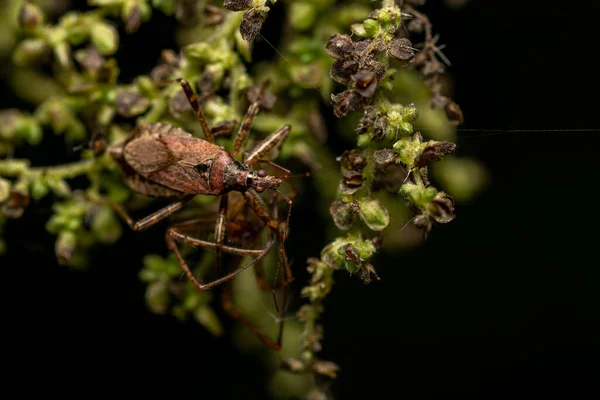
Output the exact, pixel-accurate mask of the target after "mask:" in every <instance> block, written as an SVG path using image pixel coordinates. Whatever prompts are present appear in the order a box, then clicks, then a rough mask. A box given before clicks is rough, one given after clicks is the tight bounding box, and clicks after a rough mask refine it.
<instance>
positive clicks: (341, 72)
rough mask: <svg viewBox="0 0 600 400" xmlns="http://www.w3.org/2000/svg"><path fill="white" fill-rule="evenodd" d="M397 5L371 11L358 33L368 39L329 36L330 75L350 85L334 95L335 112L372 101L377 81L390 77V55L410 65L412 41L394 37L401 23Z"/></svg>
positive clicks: (405, 64)
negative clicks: (388, 71)
mask: <svg viewBox="0 0 600 400" xmlns="http://www.w3.org/2000/svg"><path fill="white" fill-rule="evenodd" d="M399 21H400V14H399V9H398V8H385V9H381V10H377V11H375V12H373V13H371V14H370V15H369V18H368V19H366V20H365V21H364V22H363V24H362V26H361V29H355V33H356V34H358V35H359V36H364V37H366V39H364V40H359V41H356V42H355V41H353V40H352V38H350V36H348V35H345V34H335V35H333V36H331V37H330V38H329V39H328V40H327V44H326V46H325V49H326V51H327V53H328V54H329V55H330V56H331V57H332V58H334V59H335V61H334V63H333V65H332V66H331V71H330V75H331V78H332V79H333V80H335V81H336V82H339V83H341V84H344V85H347V86H348V89H346V90H345V91H343V92H341V93H339V94H337V95H334V96H332V101H333V105H334V113H335V115H336V116H337V117H343V116H345V115H346V114H347V113H348V112H349V111H353V110H356V109H359V108H363V107H365V106H367V105H369V104H370V103H371V102H372V99H373V97H374V96H375V93H376V91H377V88H378V85H379V84H380V83H381V82H382V81H383V80H384V79H385V78H386V77H387V74H386V73H387V70H388V58H389V56H391V57H392V58H393V59H395V60H398V61H399V62H400V65H401V66H408V65H409V64H410V63H411V60H412V59H413V57H414V52H413V50H412V44H411V42H410V40H408V39H406V38H395V37H394V34H395V32H396V29H397V27H398V26H399V24H400V22H399Z"/></svg>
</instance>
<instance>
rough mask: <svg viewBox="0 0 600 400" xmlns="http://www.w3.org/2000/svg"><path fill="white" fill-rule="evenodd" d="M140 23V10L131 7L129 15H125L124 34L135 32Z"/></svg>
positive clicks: (136, 7)
mask: <svg viewBox="0 0 600 400" xmlns="http://www.w3.org/2000/svg"><path fill="white" fill-rule="evenodd" d="M141 23H142V10H141V9H140V7H138V6H133V8H132V9H131V10H130V11H129V15H127V20H126V21H125V32H127V33H133V32H136V31H137V30H138V28H139V27H140V25H141Z"/></svg>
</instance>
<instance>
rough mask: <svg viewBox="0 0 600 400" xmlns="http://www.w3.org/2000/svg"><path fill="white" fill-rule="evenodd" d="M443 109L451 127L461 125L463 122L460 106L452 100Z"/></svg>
mask: <svg viewBox="0 0 600 400" xmlns="http://www.w3.org/2000/svg"><path fill="white" fill-rule="evenodd" d="M444 109H445V110H446V116H447V117H448V120H450V123H451V124H452V125H461V124H462V123H463V122H464V121H465V119H464V117H463V113H462V110H461V109H460V106H459V105H458V104H456V103H455V102H453V101H452V100H450V101H448V104H446V107H445V108H444Z"/></svg>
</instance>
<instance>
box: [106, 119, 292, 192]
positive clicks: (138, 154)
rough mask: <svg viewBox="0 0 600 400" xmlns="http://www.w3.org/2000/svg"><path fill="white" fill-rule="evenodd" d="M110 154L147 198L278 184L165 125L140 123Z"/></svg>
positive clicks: (220, 149) (216, 148) (132, 185)
mask: <svg viewBox="0 0 600 400" xmlns="http://www.w3.org/2000/svg"><path fill="white" fill-rule="evenodd" d="M109 152H110V154H111V156H112V157H113V158H114V159H115V160H116V161H117V162H118V163H119V165H120V166H121V169H122V170H123V173H124V175H125V177H126V183H127V185H128V186H129V187H130V188H131V189H132V190H134V191H136V192H138V193H142V194H144V195H147V196H152V197H171V196H181V195H185V194H191V195H193V194H204V195H210V196H218V195H221V194H225V193H228V192H230V191H239V192H244V191H246V190H248V188H251V187H252V188H254V189H256V190H257V191H263V190H264V189H265V188H270V187H277V186H279V185H280V184H281V181H282V180H281V179H280V178H277V177H273V176H261V175H262V174H254V173H253V172H251V171H250V170H249V168H248V167H247V166H246V165H245V164H243V163H241V162H239V161H237V160H236V159H235V158H233V156H232V155H231V154H230V153H229V152H228V151H227V150H225V149H224V148H223V147H220V146H217V145H215V144H213V143H209V142H207V141H206V140H203V139H198V138H195V137H193V136H192V135H191V134H190V133H188V132H186V131H184V130H182V129H180V128H177V127H174V126H171V125H166V124H160V123H157V124H146V125H142V126H140V127H139V128H137V129H135V130H134V131H133V132H132V133H131V135H130V136H129V137H128V138H127V140H125V142H124V143H121V144H118V145H115V146H111V147H110V148H109Z"/></svg>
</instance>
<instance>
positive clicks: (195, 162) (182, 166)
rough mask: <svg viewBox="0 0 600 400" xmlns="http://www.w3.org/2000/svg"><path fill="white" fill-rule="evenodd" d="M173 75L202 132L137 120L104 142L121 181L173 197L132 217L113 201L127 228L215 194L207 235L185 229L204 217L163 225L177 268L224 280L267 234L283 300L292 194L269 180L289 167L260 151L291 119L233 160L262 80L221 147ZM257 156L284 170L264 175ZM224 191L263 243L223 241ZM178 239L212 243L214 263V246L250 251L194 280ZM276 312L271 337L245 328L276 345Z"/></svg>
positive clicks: (281, 136)
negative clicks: (280, 202) (270, 194)
mask: <svg viewBox="0 0 600 400" xmlns="http://www.w3.org/2000/svg"><path fill="white" fill-rule="evenodd" d="M179 83H180V84H181V86H182V88H183V90H184V92H185V94H186V96H187V98H188V101H189V103H190V105H191V106H192V109H193V110H194V113H195V114H196V117H197V119H198V121H199V122H200V125H201V127H202V131H203V133H204V136H205V140H203V139H199V138H195V137H193V136H192V135H191V134H190V133H188V132H185V131H184V130H182V129H180V128H177V127H174V126H172V125H167V124H161V123H156V124H146V125H142V126H140V127H138V128H136V129H134V130H133V131H132V132H131V134H130V135H129V136H128V137H127V138H126V139H125V141H124V142H122V143H119V144H116V145H112V146H110V147H109V148H108V152H109V154H110V155H111V156H112V157H113V158H114V159H115V160H116V161H117V163H118V164H119V166H120V167H121V170H122V172H123V175H124V179H125V182H126V184H127V185H128V186H129V187H130V188H131V189H132V190H133V191H135V192H138V193H140V194H143V195H146V196H149V197H163V198H166V197H176V198H177V200H176V201H174V202H173V203H171V204H170V205H168V206H166V207H164V208H162V209H160V210H158V211H156V212H154V213H152V214H150V215H148V216H147V217H145V218H142V219H140V220H138V221H134V220H133V219H132V218H131V217H130V216H129V215H128V214H127V212H126V211H125V210H124V209H123V208H122V207H121V206H120V205H119V204H117V203H113V206H114V207H115V209H116V210H117V212H118V213H119V214H120V215H121V216H122V217H123V219H124V220H125V221H126V222H127V224H128V225H129V226H130V227H131V228H132V229H133V230H135V231H141V230H144V229H147V228H149V227H151V226H152V225H154V224H156V223H157V222H159V221H161V220H163V219H165V218H167V217H168V216H170V215H172V214H173V213H175V212H177V211H179V210H181V209H182V208H183V206H184V205H185V204H186V203H187V202H188V201H190V200H191V199H192V198H193V197H194V196H195V195H198V194H203V195H210V196H221V199H220V202H219V211H218V214H217V219H216V224H215V228H214V234H215V241H214V242H211V241H206V240H200V239H197V238H194V237H192V236H191V235H190V234H189V232H190V231H191V230H193V228H194V226H196V227H197V226H199V225H200V224H203V223H205V222H201V221H188V222H185V223H181V224H178V225H174V226H171V227H170V228H168V230H167V233H166V241H167V246H168V248H169V249H170V250H171V251H172V252H173V253H175V255H176V257H177V259H178V261H179V264H180V265H181V267H182V269H183V271H184V272H185V274H186V275H187V277H188V278H189V279H190V280H191V281H192V283H193V284H194V286H196V288H198V289H199V290H206V289H209V288H211V287H213V286H215V285H218V284H220V283H223V282H227V281H229V280H231V279H232V278H233V277H235V276H236V275H237V274H238V273H240V272H241V271H243V270H245V269H246V268H248V267H250V266H251V265H253V264H255V263H256V262H257V261H260V260H261V259H262V258H264V257H265V255H266V254H267V253H268V252H269V250H270V249H271V247H272V246H273V244H274V240H275V239H277V240H278V241H279V264H280V268H281V276H282V279H281V289H282V302H283V304H285V286H286V285H288V284H289V283H290V282H291V281H292V280H293V277H292V273H291V270H290V267H289V263H288V261H287V256H286V253H285V249H284V247H283V246H284V242H285V238H286V233H287V228H288V226H289V217H290V213H291V209H292V200H291V199H290V198H289V197H287V196H286V195H284V194H283V193H281V192H280V191H279V190H278V189H277V188H278V187H279V186H280V185H281V184H282V183H283V182H284V181H285V180H286V179H287V178H288V177H289V176H290V171H288V170H287V169H285V168H283V167H281V166H278V165H277V164H275V163H272V162H270V161H266V160H264V159H263V158H264V157H266V156H267V155H268V154H269V152H270V151H271V150H272V149H273V148H274V147H275V146H276V145H279V144H281V143H282V142H283V141H284V140H285V139H286V137H287V136H288V135H289V133H290V129H291V127H290V125H284V126H283V127H281V128H280V129H278V130H277V131H275V132H273V133H272V134H271V135H269V136H268V137H266V138H265V139H264V140H263V141H261V142H259V143H258V144H257V145H256V146H255V147H254V148H253V149H252V150H250V151H249V152H247V153H246V154H245V157H244V159H243V161H239V160H238V159H237V158H238V157H239V156H240V155H241V153H242V148H243V145H244V142H245V141H246V138H247V137H248V135H249V133H250V128H251V126H252V122H253V120H254V118H255V116H256V115H257V113H258V111H259V108H260V102H261V99H262V96H263V94H264V92H265V90H266V84H263V85H262V86H261V88H260V91H259V93H258V95H257V96H256V98H255V99H254V101H253V102H252V104H250V106H249V107H248V110H247V112H246V116H245V117H244V120H243V121H242V123H241V125H240V127H239V130H238V132H237V135H236V137H235V140H234V142H233V143H234V145H233V149H232V150H231V152H229V151H227V150H225V149H224V148H223V147H221V146H218V145H216V144H215V143H214V141H213V134H212V133H211V130H210V129H209V127H208V124H207V122H206V119H205V118H204V115H203V113H202V111H201V110H200V106H199V104H198V101H197V99H196V95H195V94H194V91H193V90H192V88H191V87H190V85H189V83H188V82H187V81H185V80H183V79H179ZM260 162H267V163H269V164H270V165H271V166H273V167H275V168H277V169H279V170H280V171H282V172H283V173H284V175H283V176H272V175H268V174H267V172H266V171H265V170H263V169H259V170H258V171H255V167H256V166H257V165H258V164H259V163H260ZM266 189H271V190H273V191H274V192H276V193H277V194H278V195H280V196H281V197H282V198H283V199H284V200H285V201H286V202H287V203H288V205H289V210H288V213H287V219H286V224H285V228H280V223H279V221H278V219H277V217H276V216H273V215H272V214H271V212H270V211H269V209H268V207H267V205H266V203H265V202H264V200H263V199H262V198H261V196H260V195H259V193H262V192H263V191H264V190H266ZM232 191H236V192H240V193H241V194H242V195H243V198H244V200H245V202H246V203H247V204H248V206H249V207H250V208H251V209H252V210H254V212H255V214H256V216H257V217H258V218H259V219H260V220H261V221H262V223H263V224H264V225H265V226H266V227H268V228H269V230H270V232H271V234H270V235H269V240H268V243H267V245H266V246H265V247H264V248H263V249H260V250H254V249H248V248H243V247H236V246H229V245H226V244H225V236H226V232H227V208H228V194H229V192H232ZM178 243H185V244H189V245H191V246H195V247H205V248H210V249H215V250H216V254H217V257H216V258H217V265H219V264H220V257H221V253H222V252H226V253H229V254H232V255H234V256H253V257H255V258H254V259H252V260H251V261H249V262H247V263H246V264H244V265H242V266H238V267H237V268H236V269H235V270H234V271H231V272H228V273H226V274H225V275H224V276H222V277H220V278H218V279H216V280H214V281H212V282H208V283H201V282H199V281H198V280H197V279H196V278H195V277H194V275H193V273H192V271H191V269H190V267H189V266H188V264H187V262H186V261H185V259H184V258H183V256H182V254H181V251H180V249H179V246H178ZM284 312H285V310H284V307H281V309H280V320H279V333H278V336H277V340H276V341H272V340H271V339H269V338H267V337H265V336H264V335H261V334H260V333H259V332H258V330H257V329H252V330H253V331H254V332H255V333H257V335H258V336H259V337H260V338H261V339H262V340H263V341H265V342H266V343H267V344H268V345H269V346H271V347H273V348H274V349H276V350H279V349H280V348H281V336H282V332H283V320H284V318H283V317H284ZM238 319H239V318H238ZM246 325H248V323H246Z"/></svg>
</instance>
